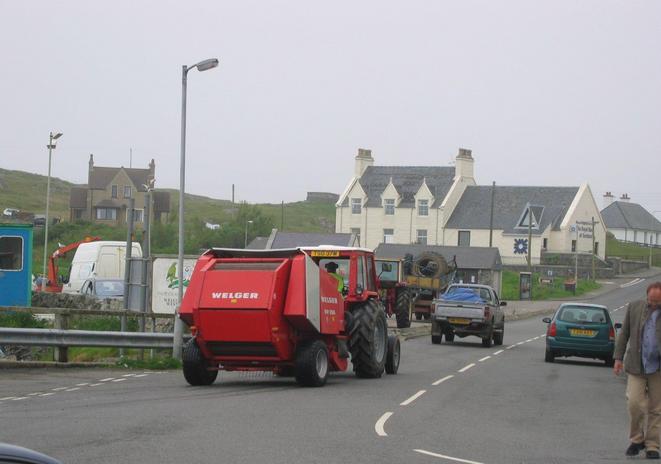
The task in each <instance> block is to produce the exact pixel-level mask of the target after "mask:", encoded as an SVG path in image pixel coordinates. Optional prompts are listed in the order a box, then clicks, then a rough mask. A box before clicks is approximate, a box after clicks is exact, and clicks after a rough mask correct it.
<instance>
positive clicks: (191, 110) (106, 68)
mask: <svg viewBox="0 0 661 464" xmlns="http://www.w3.org/2000/svg"><path fill="white" fill-rule="evenodd" d="M0 57H1V59H2V64H1V65H0V69H1V70H2V73H0V84H1V86H0V89H1V90H0V91H1V93H2V105H1V109H0V127H2V130H1V131H0V166H1V167H3V168H8V169H20V170H26V171H30V172H37V173H41V174H46V173H47V159H48V156H47V152H46V149H45V145H46V144H47V142H48V133H49V131H51V130H53V131H61V132H63V133H64V136H63V137H62V138H61V139H60V141H59V144H58V147H57V150H56V152H55V156H54V163H53V175H54V176H56V177H61V178H63V179H66V180H70V181H74V182H79V183H84V182H86V180H87V177H86V176H87V160H88V158H89V154H90V153H94V158H95V160H96V163H97V165H102V166H117V165H124V166H128V165H129V149H130V148H131V147H132V148H133V166H134V167H144V168H146V167H147V164H148V162H149V160H150V159H151V158H152V157H153V158H155V159H156V185H157V187H173V188H177V187H178V184H179V143H180V117H181V113H180V105H181V65H183V64H193V63H195V62H197V61H199V60H202V59H205V58H209V57H217V58H219V59H220V66H219V67H218V68H216V69H213V70H210V71H207V72H204V73H199V72H197V71H191V73H190V74H189V86H188V148H187V191H189V192H192V193H197V194H202V195H208V196H211V197H215V198H229V197H230V195H231V184H232V183H235V184H236V188H237V199H239V200H247V201H250V202H274V203H275V202H280V201H281V200H285V201H295V200H301V199H304V198H305V194H306V192H307V191H310V190H318V191H330V192H336V193H340V192H341V191H342V190H343V189H344V187H345V185H346V183H347V182H348V180H349V178H350V177H351V175H352V172H353V158H354V156H355V154H356V151H357V149H358V148H359V147H364V148H370V149H372V152H373V156H374V158H375V160H376V164H382V165H405V164H408V165H447V164H449V163H450V162H451V161H452V159H453V158H454V156H455V154H456V152H457V149H458V147H466V148H470V149H472V150H473V156H474V157H475V160H476V165H475V171H476V178H477V181H478V182H479V183H483V184H487V183H490V182H491V181H492V180H495V181H496V182H497V183H499V184H502V185H506V184H507V185H579V184H580V183H582V182H585V181H587V182H589V184H590V186H591V187H592V190H593V193H594V194H595V196H596V197H597V200H598V202H599V205H600V206H601V196H602V194H603V193H604V192H605V191H606V190H610V191H613V192H614V193H615V194H617V195H618V196H619V195H621V194H622V193H625V192H626V193H629V195H630V196H631V197H632V200H633V201H635V202H639V203H641V204H643V205H644V206H646V207H648V208H649V209H650V210H661V1H657V0H649V1H635V0H622V1H607V0H593V1H558V0H549V1H541V0H537V1H530V0H521V1H496V0H484V1H469V0H454V1H432V0H429V1H412V0H407V1H405V2H404V1H400V2H390V1H384V0H379V1H373V2H368V1H355V0H354V1H333V2H313V1H310V0H306V1H267V0H262V1H246V0H241V1H234V2H225V1H223V2H221V1H207V2H194V1H185V2H182V1H179V2H172V1H170V2H166V1H152V2H147V1H117V0H115V1H112V2H110V1H106V2H90V1H41V2H36V1H18V0H14V1H9V0H0ZM657 217H661V214H659V215H657Z"/></svg>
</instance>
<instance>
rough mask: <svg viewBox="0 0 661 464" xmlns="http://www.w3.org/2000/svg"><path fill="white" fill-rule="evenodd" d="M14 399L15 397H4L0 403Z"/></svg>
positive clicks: (0, 399)
mask: <svg viewBox="0 0 661 464" xmlns="http://www.w3.org/2000/svg"><path fill="white" fill-rule="evenodd" d="M14 398H16V397H15V396H5V397H4V398H0V401H7V400H13V399H14Z"/></svg>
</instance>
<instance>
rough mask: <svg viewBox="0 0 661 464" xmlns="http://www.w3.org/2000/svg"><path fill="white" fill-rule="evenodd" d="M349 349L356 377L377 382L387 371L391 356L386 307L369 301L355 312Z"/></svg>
mask: <svg viewBox="0 0 661 464" xmlns="http://www.w3.org/2000/svg"><path fill="white" fill-rule="evenodd" d="M352 313H353V317H352V318H351V326H350V328H349V336H350V338H349V350H350V351H351V362H352V363H353V370H354V372H355V373H356V376H358V377H363V378H372V379H376V378H379V377H381V375H382V374H383V370H384V369H385V364H386V356H387V354H388V324H387V321H386V313H385V311H384V310H383V306H382V305H381V304H380V303H379V302H378V301H377V300H368V301H366V302H364V303H362V304H360V305H358V306H356V307H355V308H354V309H353V311H352Z"/></svg>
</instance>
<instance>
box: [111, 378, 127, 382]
mask: <svg viewBox="0 0 661 464" xmlns="http://www.w3.org/2000/svg"><path fill="white" fill-rule="evenodd" d="M124 380H126V379H115V380H113V382H123V381H124Z"/></svg>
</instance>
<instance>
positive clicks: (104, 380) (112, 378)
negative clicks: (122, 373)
mask: <svg viewBox="0 0 661 464" xmlns="http://www.w3.org/2000/svg"><path fill="white" fill-rule="evenodd" d="M110 380H115V378H114V377H108V378H107V379H101V380H99V382H108V381H110Z"/></svg>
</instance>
